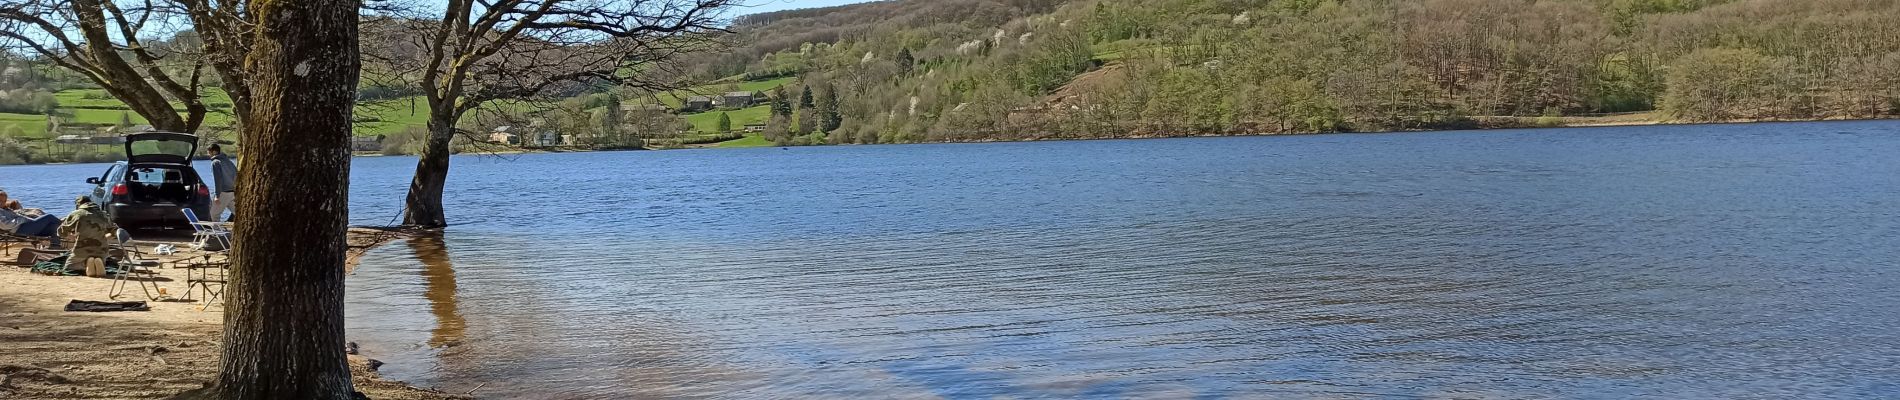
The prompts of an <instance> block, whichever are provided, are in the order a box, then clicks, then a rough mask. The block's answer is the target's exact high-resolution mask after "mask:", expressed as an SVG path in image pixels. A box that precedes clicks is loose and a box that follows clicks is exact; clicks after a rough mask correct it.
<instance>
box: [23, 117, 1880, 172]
mask: <svg viewBox="0 0 1900 400" xmlns="http://www.w3.org/2000/svg"><path fill="white" fill-rule="evenodd" d="M1655 113H1656V112H1654V111H1648V112H1637V113H1626V114H1616V115H1607V116H1568V117H1551V118H1556V119H1558V120H1560V121H1562V122H1561V123H1559V124H1555V125H1543V124H1539V123H1538V120H1539V119H1541V118H1546V117H1518V116H1479V117H1471V118H1472V119H1473V123H1474V124H1475V125H1473V126H1469V127H1455V128H1443V129H1409V130H1390V131H1334V132H1256V133H1216V134H1167V133H1145V134H1129V135H1119V136H1104V137H1024V138H995V139H977V140H942V141H923V142H908V143H875V144H864V143H847V144H825V145H808V146H776V145H768V146H742V147H720V146H719V144H720V143H726V142H714V143H702V144H695V145H686V146H681V147H669V148H650V149H649V148H638V149H582V148H574V147H556V148H552V149H546V148H508V149H502V150H490V151H472V152H463V153H456V154H455V155H496V156H510V155H522V154H559V153H600V152H618V151H675V150H706V149H727V150H731V149H756V148H770V147H823V146H866V145H900V144H949V143H1008V142H1055V141H1087V140H1132V139H1171V138H1207V137H1254V136H1305V135H1332V134H1390V133H1420V132H1455V131H1494V130H1512V129H1525V130H1542V129H1564V128H1611V127H1631V126H1671V125H1735V124H1771V123H1801V122H1854V121H1900V116H1891V117H1884V118H1846V117H1842V118H1816V119H1760V120H1727V121H1704V122H1690V121H1673V120H1663V119H1656V118H1647V117H1649V116H1654V115H1655ZM1626 117H1643V118H1635V119H1631V118H1626ZM735 140H739V139H735ZM350 157H351V158H366V157H415V155H413V154H382V153H380V152H353V153H351V154H350ZM78 164H98V163H96V162H95V163H78V162H47V163H31V164H0V167H8V166H29V165H78Z"/></svg>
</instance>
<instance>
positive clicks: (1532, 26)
mask: <svg viewBox="0 0 1900 400" xmlns="http://www.w3.org/2000/svg"><path fill="white" fill-rule="evenodd" d="M733 29H734V30H735V31H736V32H737V33H736V34H735V35H733V37H731V39H732V42H733V43H732V47H731V49H730V51H727V52H724V53H722V54H718V55H705V56H702V57H701V58H700V59H696V60H694V62H695V65H697V68H698V69H697V70H696V71H695V73H696V74H697V75H699V76H700V77H701V78H703V79H706V80H715V79H722V78H723V79H725V80H728V81H730V80H736V79H742V78H743V79H750V80H758V79H766V78H771V77H781V76H788V77H797V78H798V79H797V80H796V81H794V84H793V85H791V86H789V90H784V91H783V92H784V93H781V94H778V95H777V96H776V97H778V98H781V99H784V100H785V101H784V103H785V104H783V105H780V106H779V107H775V110H774V115H775V116H774V117H773V118H772V120H773V123H772V124H771V128H770V129H769V132H768V133H769V135H770V137H771V138H772V139H775V140H777V141H778V142H781V143H790V144H801V143H813V144H817V143H826V144H838V143H891V142H918V141H962V140H1008V139H1038V138H1080V137H1125V136H1166V135H1201V134H1249V133H1279V132H1319V131H1374V130H1398V129H1429V128H1441V127H1458V126H1472V125H1474V124H1476V123H1477V122H1480V121H1490V120H1496V119H1500V118H1505V119H1509V118H1506V117H1520V118H1518V119H1516V120H1522V121H1551V122H1553V123H1561V121H1563V119H1562V118H1560V117H1563V116H1577V115H1585V114H1600V113H1621V112H1633V111H1651V110H1654V111H1657V112H1656V113H1654V114H1647V115H1646V118H1655V119H1664V120H1673V121H1726V120H1768V119H1820V118H1869V117H1886V116H1891V115H1893V114H1894V113H1895V112H1896V109H1897V108H1900V74H1895V73H1894V71H1900V2H1896V1H1890V0H1802V1H1789V0H1510V1H1499V0H1416V1H1409V0H1408V1H1400V0H1351V1H1348V0H1096V1H1057V0H892V1H883V2H875V3H866V4H859V5H850V6H841V7H830V8H823V9H812V10H794V11H785V12H776V13H768V14H760V15H753V16H747V17H743V18H740V19H739V20H737V21H736V24H735V25H734V26H733Z"/></svg>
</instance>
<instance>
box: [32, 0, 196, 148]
mask: <svg viewBox="0 0 1900 400" xmlns="http://www.w3.org/2000/svg"><path fill="white" fill-rule="evenodd" d="M120 3H127V4H123V5H122V4H120ZM181 17H183V10H182V9H181V8H180V7H178V3H173V2H169V1H154V0H145V1H143V2H141V3H133V2H118V1H110V0H0V51H4V50H25V51H27V52H30V53H32V54H36V55H38V56H39V57H40V58H41V59H44V60H46V61H49V62H52V63H53V64H55V65H58V66H60V67H62V68H65V69H68V70H72V71H73V72H76V73H78V74H79V75H81V76H84V77H86V79H87V80H90V81H92V82H93V83H95V84H98V85H99V87H100V88H103V89H105V91H106V93H108V94H111V95H112V96H113V97H116V98H118V99H119V100H121V101H124V102H125V104H126V107H127V108H129V109H131V110H132V112H135V113H138V114H139V116H142V117H145V119H146V120H147V121H150V122H151V123H152V126H153V127H156V128H158V129H161V130H168V131H177V132H193V131H197V130H198V128H199V126H200V125H202V124H203V123H204V118H205V113H207V112H209V108H207V107H206V106H205V103H204V101H203V100H202V99H201V98H200V95H201V93H200V89H201V88H202V85H201V80H200V78H201V77H203V75H202V73H203V71H204V63H203V61H202V59H201V58H199V57H197V56H196V55H194V54H191V53H192V51H195V50H196V49H184V48H176V47H174V48H158V47H162V46H147V45H146V43H145V41H146V40H149V39H150V38H151V37H153V36H156V35H161V34H170V33H176V32H177V30H175V29H174V28H175V27H173V26H172V25H174V22H177V20H178V19H179V18H181ZM172 101H177V102H178V103H179V104H180V105H181V106H182V108H183V110H179V109H178V108H177V107H174V106H173V105H172V103H171V102H172ZM181 111H182V115H181Z"/></svg>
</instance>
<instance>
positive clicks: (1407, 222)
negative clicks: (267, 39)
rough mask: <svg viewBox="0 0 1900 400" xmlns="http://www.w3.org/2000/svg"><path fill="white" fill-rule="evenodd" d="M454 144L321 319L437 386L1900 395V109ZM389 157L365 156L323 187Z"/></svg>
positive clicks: (367, 203) (966, 392)
mask: <svg viewBox="0 0 1900 400" xmlns="http://www.w3.org/2000/svg"><path fill="white" fill-rule="evenodd" d="M455 162H456V164H455V166H454V168H455V169H454V171H453V172H452V174H451V179H450V183H449V192H448V194H447V198H448V199H449V204H448V209H449V214H450V215H449V217H450V220H451V221H452V222H454V223H457V225H455V226H454V227H452V228H450V229H448V230H447V232H446V233H445V234H444V235H443V237H441V238H428V239H421V240H415V241H411V242H405V243H397V244H393V245H390V246H387V247H383V248H381V249H378V250H375V251H373V252H371V253H370V254H369V255H368V256H367V258H366V259H365V260H364V263H363V266H362V267H361V269H359V270H358V271H357V272H356V274H355V275H354V276H352V277H351V278H350V281H349V284H348V286H349V295H348V299H349V300H348V301H349V304H348V320H349V325H350V332H349V335H350V337H351V340H353V341H356V342H358V343H360V344H362V346H363V348H364V351H365V352H366V353H367V354H368V355H370V356H372V357H376V358H379V359H382V360H384V361H387V362H389V365H387V366H385V367H384V372H385V374H386V375H388V376H390V377H392V378H395V379H402V380H408V381H411V382H413V383H417V384H421V385H425V386H437V387H441V388H443V389H445V390H450V391H456V392H462V391H468V390H471V389H477V388H478V387H479V390H477V391H476V394H477V395H482V396H487V397H496V398H512V397H528V398H675V397H684V398H785V397H801V398H933V397H948V398H993V397H1009V398H1071V397H1085V398H1103V397H1114V398H1124V397H1148V398H1190V397H1198V398H1288V397H1291V398H1311V397H1318V398H1339V397H1348V398H1355V397H1372V398H1406V397H1427V398H1526V397H1564V398H1626V397H1660V398H1684V397H1689V398H1790V397H1803V398H1893V397H1896V396H1900V378H1896V377H1900V329H1896V327H1900V291H1896V290H1895V287H1896V286H1900V269H1897V268H1900V267H1896V264H1900V123H1895V122H1835V123H1798V124H1755V125H1706V126H1704V125H1698V126H1665V127H1632V128H1594V129H1549V130H1500V131H1479V132H1438V133H1408V134H1379V135H1317V136H1289V137H1250V138H1205V139H1166V140H1139V141H1089V142H1043V143H996V144H951V145H904V146H848V147H816V148H792V149H777V148H764V149H745V150H689V151H664V152H619V153H576V154H542V155H522V156H513V157H508V158H496V157H463V158H459V159H457V160H456V161H455ZM413 168H414V161H413V159H408V158H362V159H358V160H357V161H356V163H355V165H354V176H353V182H354V186H353V187H352V208H353V209H352V211H353V214H352V219H353V220H354V221H356V222H357V223H362V224H386V223H389V222H390V221H391V220H392V219H393V218H395V217H396V216H397V214H398V212H399V207H400V205H401V197H402V193H403V190H404V189H405V188H406V184H407V182H408V175H409V173H410V172H411V170H412V169H413ZM103 170H104V168H103V167H101V166H96V165H94V166H40V167H0V187H5V188H7V189H9V190H10V191H13V192H15V194H16V195H18V196H20V197H23V198H25V199H27V200H28V201H29V202H33V201H52V200H50V199H53V198H59V199H65V198H68V197H70V196H71V195H72V194H75V193H77V191H78V189H81V188H83V184H79V183H78V182H79V181H81V180H83V179H84V177H85V176H87V175H89V174H97V173H99V172H100V171H103ZM69 181H70V182H69ZM60 201H67V200H60Z"/></svg>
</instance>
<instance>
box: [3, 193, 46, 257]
mask: <svg viewBox="0 0 1900 400" xmlns="http://www.w3.org/2000/svg"><path fill="white" fill-rule="evenodd" d="M59 225H60V220H59V217H55V216H51V215H46V212H45V211H40V209H37V208H22V207H20V201H19V200H13V199H9V198H7V192H6V191H0V231H4V232H7V233H12V234H16V235H20V236H26V237H37V238H47V241H48V242H51V243H52V245H53V248H59V245H60V243H59Z"/></svg>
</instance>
